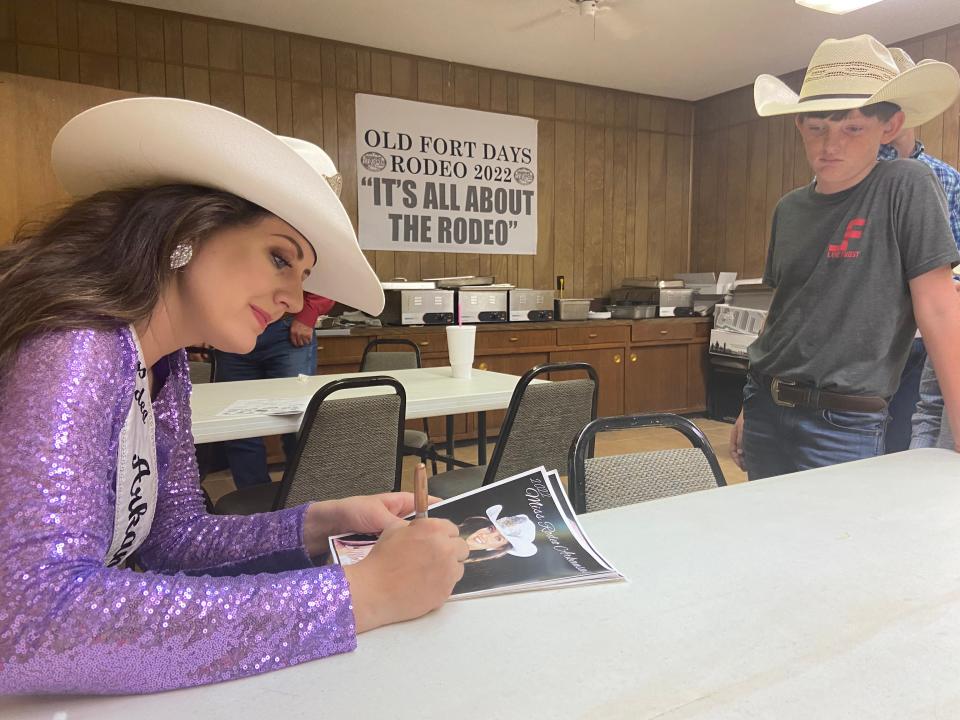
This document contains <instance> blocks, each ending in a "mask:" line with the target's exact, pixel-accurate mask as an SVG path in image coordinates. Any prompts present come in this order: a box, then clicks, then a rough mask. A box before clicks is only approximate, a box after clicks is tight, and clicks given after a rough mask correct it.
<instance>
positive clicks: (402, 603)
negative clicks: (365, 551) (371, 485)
mask: <svg viewBox="0 0 960 720" xmlns="http://www.w3.org/2000/svg"><path fill="white" fill-rule="evenodd" d="M469 554H470V551H469V549H468V548H467V543H466V541H464V540H463V539H461V538H460V535H459V531H458V529H457V526H456V525H454V524H453V523H452V522H450V521H449V520H440V519H436V518H427V519H424V520H416V521H414V522H411V523H406V522H404V521H402V520H400V521H398V522H396V523H395V524H393V525H391V526H390V527H388V528H387V529H386V530H384V531H383V534H382V535H381V536H380V540H379V541H378V542H377V544H376V545H374V546H373V549H372V550H371V551H370V554H369V555H367V557H366V558H365V559H364V560H361V561H360V562H359V563H357V564H356V565H348V566H346V567H344V569H343V572H344V574H345V575H346V577H347V581H348V582H349V583H350V593H351V595H352V597H353V615H354V620H355V622H356V626H357V632H358V633H361V632H365V631H367V630H372V629H373V628H376V627H379V626H381V625H389V624H390V623H395V622H402V621H403V620H411V619H413V618H416V617H420V616H421V615H424V614H426V613H428V612H430V611H431V610H434V609H436V608H438V607H440V606H441V605H443V603H444V602H446V600H447V598H448V597H450V593H451V592H452V591H453V586H454V585H456V584H457V582H458V581H459V580H460V578H462V577H463V561H464V560H466V559H467V556H468V555H469Z"/></svg>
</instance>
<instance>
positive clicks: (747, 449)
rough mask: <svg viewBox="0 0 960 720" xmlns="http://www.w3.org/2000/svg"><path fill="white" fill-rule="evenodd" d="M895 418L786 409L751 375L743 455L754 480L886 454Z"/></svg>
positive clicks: (881, 414) (879, 414) (745, 406)
mask: <svg viewBox="0 0 960 720" xmlns="http://www.w3.org/2000/svg"><path fill="white" fill-rule="evenodd" d="M888 418H889V416H888V413H887V411H886V410H881V411H879V412H840V411H836V410H814V409H812V408H803V407H794V408H791V407H782V406H780V405H777V404H776V403H774V402H773V398H772V397H771V395H770V388H769V386H761V384H760V383H759V382H758V381H757V379H756V378H755V377H754V376H753V375H752V374H751V375H750V376H749V378H748V379H747V384H746V386H744V388H743V451H744V455H745V460H746V465H747V477H748V478H749V479H750V480H760V479H761V478H766V477H772V476H774V475H785V474H786V473H792V472H798V471H800V470H810V469H811V468H818V467H825V466H827V465H836V464H838V463H844V462H850V461H851V460H861V459H863V458H868V457H874V456H876V455H883V443H884V431H885V430H886V426H887V420H888Z"/></svg>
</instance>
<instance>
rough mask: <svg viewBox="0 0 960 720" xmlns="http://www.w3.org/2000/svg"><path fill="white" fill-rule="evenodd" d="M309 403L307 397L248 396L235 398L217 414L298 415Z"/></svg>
mask: <svg viewBox="0 0 960 720" xmlns="http://www.w3.org/2000/svg"><path fill="white" fill-rule="evenodd" d="M309 404H310V398H309V397H296V398H249V399H247V400H237V401H236V402H234V403H232V404H230V405H228V406H227V407H225V408H224V409H223V410H221V411H220V412H218V413H217V415H300V414H302V413H303V411H304V410H306V409H307V405H309Z"/></svg>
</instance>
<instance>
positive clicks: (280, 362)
mask: <svg viewBox="0 0 960 720" xmlns="http://www.w3.org/2000/svg"><path fill="white" fill-rule="evenodd" d="M335 304H336V303H334V301H333V300H330V299H329V298H325V297H321V296H319V295H314V294H313V293H310V292H306V291H304V293H303V309H301V310H300V312H298V313H296V314H293V313H286V314H285V315H283V317H281V318H280V319H279V320H275V321H274V322H272V323H270V324H269V325H267V328H266V329H265V330H264V331H263V333H261V334H260V337H258V338H257V344H256V346H255V347H254V348H253V350H252V351H250V352H248V353H232V352H225V351H223V350H215V351H214V353H215V355H216V368H217V381H218V382H229V381H233V380H269V379H271V378H285V377H297V376H298V375H314V374H316V370H317V335H316V332H315V331H314V329H313V328H314V325H315V324H316V322H317V318H318V317H319V316H320V315H321V314H322V313H326V312H327V311H328V310H330V308H332V307H333V306H334V305H335ZM281 440H282V444H283V453H284V455H285V456H286V458H287V461H288V462H289V461H290V459H291V458H292V457H293V456H294V453H295V452H296V449H297V435H296V433H286V434H285V435H283V436H281ZM223 446H224V451H225V454H226V456H227V463H228V464H229V466H230V472H231V474H232V475H233V482H234V484H235V485H236V486H237V487H238V488H246V487H251V486H253V485H258V484H262V483H269V482H271V480H270V474H269V472H268V470H267V450H266V446H265V445H264V442H263V438H259V437H255V438H243V439H241V440H227V441H226V442H224V443H223Z"/></svg>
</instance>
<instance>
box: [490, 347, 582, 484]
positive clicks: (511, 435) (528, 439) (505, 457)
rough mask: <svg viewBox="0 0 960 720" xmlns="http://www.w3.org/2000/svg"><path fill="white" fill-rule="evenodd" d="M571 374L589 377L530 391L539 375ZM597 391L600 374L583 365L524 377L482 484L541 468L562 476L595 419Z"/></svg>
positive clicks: (550, 367)
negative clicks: (574, 448) (572, 447)
mask: <svg viewBox="0 0 960 720" xmlns="http://www.w3.org/2000/svg"><path fill="white" fill-rule="evenodd" d="M569 370H576V371H582V372H584V373H586V375H587V377H585V378H578V379H576V380H555V381H552V382H547V383H538V384H533V385H531V382H532V381H533V380H534V379H535V378H536V377H538V376H540V375H544V374H546V373H549V372H560V371H569ZM599 387H600V380H599V378H598V377H597V371H596V370H594V369H593V367H592V366H591V365H590V364H588V363H585V362H573V363H547V364H545V365H538V366H537V367H535V368H532V369H530V370H528V371H527V372H526V373H524V374H523V377H521V378H520V382H518V383H517V386H516V388H514V391H513V396H512V397H511V398H510V405H509V407H508V408H507V414H506V416H505V417H504V419H503V425H502V426H501V428H500V436H499V438H498V439H497V445H496V447H495V448H494V451H493V455H492V456H491V457H490V463H489V465H487V471H486V474H485V475H484V478H483V484H484V485H489V484H490V483H492V482H495V481H497V480H502V479H503V478H507V477H510V476H511V475H516V474H517V473H520V472H523V471H524V470H529V469H530V468H532V467H537V466H538V465H544V466H545V467H546V468H547V470H557V471H559V470H560V469H561V468H562V467H563V466H564V463H565V462H566V461H567V451H568V449H569V448H570V443H571V442H573V439H574V438H575V437H576V436H577V433H578V432H580V430H581V428H583V426H584V425H586V424H587V423H589V422H590V421H591V420H593V419H594V418H595V417H596V416H597V392H598V390H599Z"/></svg>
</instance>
